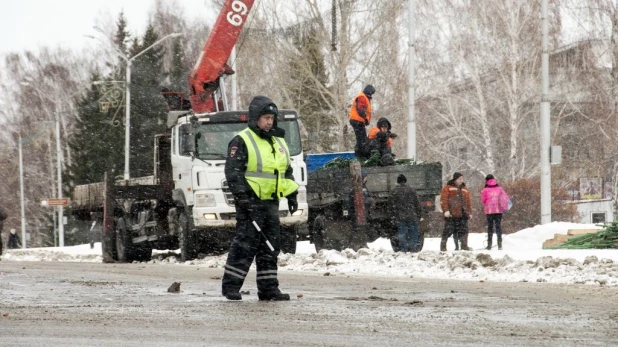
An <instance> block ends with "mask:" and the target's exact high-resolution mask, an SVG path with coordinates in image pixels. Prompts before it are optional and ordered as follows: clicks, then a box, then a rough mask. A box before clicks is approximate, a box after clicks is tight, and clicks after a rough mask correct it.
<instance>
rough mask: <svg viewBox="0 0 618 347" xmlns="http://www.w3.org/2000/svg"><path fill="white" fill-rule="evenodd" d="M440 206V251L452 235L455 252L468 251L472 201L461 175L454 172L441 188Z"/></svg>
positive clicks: (442, 250)
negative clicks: (441, 214) (441, 224)
mask: <svg viewBox="0 0 618 347" xmlns="http://www.w3.org/2000/svg"><path fill="white" fill-rule="evenodd" d="M440 206H441V207H442V212H443V213H444V231H443V232H442V240H441V242H440V251H441V252H445V251H446V241H447V240H448V238H449V237H450V236H451V235H453V239H454V240H455V250H456V251H457V250H459V243H458V242H457V241H458V240H459V241H461V250H462V251H470V250H471V249H470V248H469V247H468V220H469V219H471V218H472V201H471V200H470V191H469V190H468V187H466V184H465V183H464V177H463V175H462V174H461V173H459V172H455V173H454V174H453V178H452V179H451V180H449V181H448V182H447V183H446V185H445V186H444V187H443V188H442V192H441V193H440Z"/></svg>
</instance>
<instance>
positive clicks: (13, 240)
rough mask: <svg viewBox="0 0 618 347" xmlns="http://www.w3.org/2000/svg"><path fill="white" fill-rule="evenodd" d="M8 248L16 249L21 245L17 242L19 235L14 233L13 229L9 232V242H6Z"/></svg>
mask: <svg viewBox="0 0 618 347" xmlns="http://www.w3.org/2000/svg"><path fill="white" fill-rule="evenodd" d="M6 246H7V248H8V249H17V248H19V247H20V246H21V242H19V236H17V234H16V233H15V229H11V233H10V234H9V242H8V243H7V245H6Z"/></svg>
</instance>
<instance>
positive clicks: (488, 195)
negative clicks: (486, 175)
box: [481, 178, 510, 214]
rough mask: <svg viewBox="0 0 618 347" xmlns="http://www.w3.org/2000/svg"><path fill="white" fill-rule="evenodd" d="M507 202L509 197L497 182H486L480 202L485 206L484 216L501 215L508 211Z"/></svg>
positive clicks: (491, 180) (492, 180) (493, 180)
mask: <svg viewBox="0 0 618 347" xmlns="http://www.w3.org/2000/svg"><path fill="white" fill-rule="evenodd" d="M509 201H510V198H509V196H508V195H506V192H505V191H504V189H502V187H500V186H499V185H498V181H496V180H495V179H493V178H492V179H490V180H488V181H487V187H485V188H483V191H482V192H481V202H482V203H483V205H484V206H485V214H495V213H503V212H504V211H506V210H508V202H509Z"/></svg>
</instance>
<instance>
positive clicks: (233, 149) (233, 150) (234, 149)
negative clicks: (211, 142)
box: [229, 146, 238, 158]
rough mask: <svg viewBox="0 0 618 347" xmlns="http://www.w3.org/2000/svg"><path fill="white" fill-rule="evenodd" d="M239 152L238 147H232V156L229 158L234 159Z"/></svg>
mask: <svg viewBox="0 0 618 347" xmlns="http://www.w3.org/2000/svg"><path fill="white" fill-rule="evenodd" d="M237 150H238V147H236V146H232V147H230V154H229V157H230V158H234V157H235V156H236V151H237Z"/></svg>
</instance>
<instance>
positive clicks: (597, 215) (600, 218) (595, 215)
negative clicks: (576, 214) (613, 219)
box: [591, 212, 605, 223]
mask: <svg viewBox="0 0 618 347" xmlns="http://www.w3.org/2000/svg"><path fill="white" fill-rule="evenodd" d="M591 219H592V223H605V212H592V215H591Z"/></svg>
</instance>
